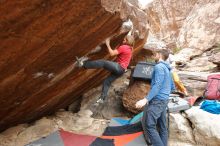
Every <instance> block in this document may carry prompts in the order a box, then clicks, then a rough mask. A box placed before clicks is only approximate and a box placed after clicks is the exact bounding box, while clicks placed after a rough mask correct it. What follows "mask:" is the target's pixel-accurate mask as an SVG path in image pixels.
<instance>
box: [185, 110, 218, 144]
mask: <svg viewBox="0 0 220 146" xmlns="http://www.w3.org/2000/svg"><path fill="white" fill-rule="evenodd" d="M186 114H187V118H188V119H189V120H190V122H191V124H192V127H193V135H194V136H195V141H196V143H197V144H198V145H209V146H219V145H220V130H219V129H220V123H219V121H220V115H215V114H211V113H208V112H206V111H203V110H202V109H199V107H193V108H191V109H189V110H187V111H186Z"/></svg>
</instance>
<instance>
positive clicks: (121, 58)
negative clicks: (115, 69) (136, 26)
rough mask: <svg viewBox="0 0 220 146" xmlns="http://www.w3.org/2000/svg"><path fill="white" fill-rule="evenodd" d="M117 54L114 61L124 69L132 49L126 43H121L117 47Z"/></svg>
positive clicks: (129, 59)
mask: <svg viewBox="0 0 220 146" xmlns="http://www.w3.org/2000/svg"><path fill="white" fill-rule="evenodd" d="M117 50H118V53H119V54H118V56H117V59H116V62H117V63H118V64H120V66H121V67H122V68H124V69H127V67H128V65H129V63H130V61H131V55H132V49H131V47H130V46H128V45H121V46H119V47H118V49H117Z"/></svg>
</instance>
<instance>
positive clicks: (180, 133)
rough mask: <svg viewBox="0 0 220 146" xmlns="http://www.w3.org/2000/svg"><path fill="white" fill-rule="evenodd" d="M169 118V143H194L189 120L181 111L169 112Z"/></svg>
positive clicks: (174, 144)
mask: <svg viewBox="0 0 220 146" xmlns="http://www.w3.org/2000/svg"><path fill="white" fill-rule="evenodd" d="M169 118H170V120H169V145H170V146H177V145H180V146H181V145H184V146H185V145H188V144H190V145H195V139H194V135H193V129H192V127H191V123H190V121H189V120H188V119H187V118H186V116H184V114H183V113H182V114H181V113H171V114H170V117H169Z"/></svg>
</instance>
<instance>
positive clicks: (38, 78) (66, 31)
mask: <svg viewBox="0 0 220 146" xmlns="http://www.w3.org/2000/svg"><path fill="white" fill-rule="evenodd" d="M0 13H1V16H0V38H1V41H0V46H1V47H0V50H1V53H0V95H1V98H0V102H1V109H0V119H1V120H0V131H1V130H3V129H6V128H8V127H10V126H12V125H16V124H18V123H23V122H30V121H33V120H35V119H37V118H39V117H42V116H44V115H46V114H49V113H53V112H55V111H56V110H58V109H60V108H65V107H67V106H68V105H69V104H70V103H72V102H74V101H76V100H78V98H79V97H80V96H81V95H82V94H83V92H86V91H88V90H89V89H91V88H94V87H95V86H97V85H99V84H100V83H101V82H102V80H103V79H104V78H105V77H106V75H107V73H106V72H104V71H103V70H98V71H97V70H84V69H78V68H75V65H74V64H75V56H78V57H81V56H88V57H89V58H90V59H100V58H105V59H109V60H114V58H111V57H110V56H109V55H108V51H107V49H106V47H105V45H103V41H104V40H105V39H106V38H107V37H113V39H112V41H111V42H112V46H113V47H115V46H117V45H118V44H119V43H121V42H122V40H123V37H124V36H125V33H126V32H124V31H121V26H122V24H123V22H124V21H127V20H129V19H130V21H131V22H132V28H133V29H132V32H138V34H139V36H140V38H137V40H136V43H135V46H134V53H135V52H136V51H138V49H140V46H141V45H142V44H143V42H144V41H145V38H146V36H147V28H146V23H147V22H146V21H145V20H146V18H145V17H146V15H145V13H144V12H143V11H142V10H140V9H139V8H137V7H135V6H133V5H132V4H130V3H128V2H127V1H124V0H114V1H112V0H89V1H87V0H79V1H72V0H65V1H53V0H48V1H44V0H37V1H29V0H25V1H22V2H20V1H16V0H10V1H1V5H0ZM122 32H124V33H122Z"/></svg>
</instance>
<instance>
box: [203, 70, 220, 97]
mask: <svg viewBox="0 0 220 146" xmlns="http://www.w3.org/2000/svg"><path fill="white" fill-rule="evenodd" d="M204 96H205V98H207V99H211V100H220V74H213V75H209V76H208V83H207V86H206V89H205V92H204Z"/></svg>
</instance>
